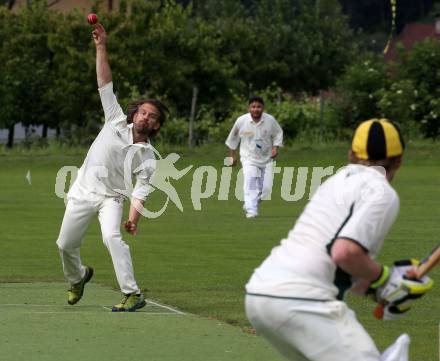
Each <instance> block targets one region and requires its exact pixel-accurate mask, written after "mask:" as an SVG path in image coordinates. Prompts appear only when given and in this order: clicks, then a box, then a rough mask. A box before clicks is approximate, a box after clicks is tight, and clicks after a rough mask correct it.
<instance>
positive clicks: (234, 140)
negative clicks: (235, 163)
mask: <svg viewBox="0 0 440 361" xmlns="http://www.w3.org/2000/svg"><path fill="white" fill-rule="evenodd" d="M225 143H226V145H227V146H228V147H229V148H230V149H237V147H238V145H239V144H240V160H241V162H242V163H244V162H247V163H248V164H252V165H256V166H260V167H263V166H265V165H266V164H267V163H268V162H270V161H271V160H272V158H271V156H272V147H282V146H283V130H282V129H281V127H280V125H279V124H278V122H277V121H276V120H275V118H274V117H273V116H272V115H270V114H267V113H263V114H262V115H261V119H260V121H259V122H254V120H253V119H252V117H251V114H250V113H247V114H244V115H242V116H241V117H239V118H237V120H236V121H235V124H234V126H233V127H232V130H231V132H230V133H229V136H228V138H227V139H226V142H225Z"/></svg>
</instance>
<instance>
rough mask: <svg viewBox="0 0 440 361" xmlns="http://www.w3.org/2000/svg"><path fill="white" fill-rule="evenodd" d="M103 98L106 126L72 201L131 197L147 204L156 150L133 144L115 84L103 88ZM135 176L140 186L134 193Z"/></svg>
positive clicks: (71, 194)
mask: <svg viewBox="0 0 440 361" xmlns="http://www.w3.org/2000/svg"><path fill="white" fill-rule="evenodd" d="M99 94H100V97H101V103H102V107H103V109H104V116H105V124H104V126H103V128H102V129H101V131H100V132H99V134H98V136H97V137H96V139H95V141H94V142H93V144H92V145H91V147H90V149H89V151H88V153H87V156H86V159H85V160H84V163H83V165H82V166H81V168H80V169H79V171H78V175H77V178H76V180H75V182H74V184H73V185H72V187H71V189H70V191H69V193H68V198H69V199H71V198H74V199H79V200H90V199H91V197H98V198H99V197H106V196H107V197H117V196H121V195H122V196H124V197H125V198H127V197H129V196H130V195H131V196H133V197H135V198H138V199H143V200H145V199H146V197H147V195H148V193H149V191H150V185H149V183H150V179H151V177H152V176H153V174H154V171H155V167H156V159H155V155H154V151H153V147H152V146H151V145H150V144H148V143H135V144H133V133H132V128H133V124H127V117H126V115H125V114H124V112H123V110H122V108H121V107H120V105H119V103H118V101H117V99H116V96H115V94H114V93H113V83H112V82H110V83H108V84H106V85H105V86H103V87H102V88H99ZM124 175H125V182H124ZM133 175H134V176H135V178H136V185H135V186H134V189H130V188H131V187H132V176H133ZM126 183H127V184H126ZM131 190H132V192H131V194H130V191H131Z"/></svg>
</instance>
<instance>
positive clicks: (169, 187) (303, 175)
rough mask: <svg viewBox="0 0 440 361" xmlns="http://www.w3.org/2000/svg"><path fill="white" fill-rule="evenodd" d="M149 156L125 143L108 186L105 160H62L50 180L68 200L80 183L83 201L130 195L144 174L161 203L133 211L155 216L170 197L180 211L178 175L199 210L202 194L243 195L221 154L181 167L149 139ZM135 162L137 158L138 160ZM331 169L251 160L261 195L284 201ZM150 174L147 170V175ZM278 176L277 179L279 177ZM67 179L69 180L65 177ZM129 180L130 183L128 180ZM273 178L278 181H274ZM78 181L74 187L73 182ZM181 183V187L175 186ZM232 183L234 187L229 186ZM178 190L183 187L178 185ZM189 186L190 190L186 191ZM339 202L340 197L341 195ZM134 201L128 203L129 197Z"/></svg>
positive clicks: (239, 179)
mask: <svg viewBox="0 0 440 361" xmlns="http://www.w3.org/2000/svg"><path fill="white" fill-rule="evenodd" d="M148 148H149V149H150V150H151V152H152V154H154V157H153V156H151V157H150V158H148V159H144V160H142V162H141V163H140V164H137V163H136V160H137V159H139V158H140V157H138V156H137V154H138V152H139V151H140V148H138V147H130V148H129V149H128V151H127V153H126V156H125V159H124V164H123V165H121V168H122V167H123V177H112V180H111V182H110V183H112V184H115V185H117V187H114V188H112V189H108V184H109V182H107V181H108V180H109V174H110V172H109V170H108V169H106V167H105V166H102V165H100V166H91V167H83V168H82V169H81V171H79V169H78V167H76V166H64V167H62V168H60V169H59V171H58V173H57V176H56V181H55V194H56V196H57V197H59V198H62V199H64V202H67V199H68V197H69V196H70V195H69V194H68V193H66V191H65V190H66V189H70V188H72V185H74V184H75V182H79V185H77V186H78V187H79V186H80V185H81V184H85V185H86V187H83V188H86V190H87V194H86V195H85V196H84V195H83V196H84V198H85V199H87V200H88V201H94V200H96V201H99V200H100V199H102V196H103V195H108V194H109V193H110V194H114V197H115V198H117V199H131V198H132V196H133V192H135V191H136V189H138V188H137V184H136V175H137V174H144V175H145V177H144V179H147V178H148V183H147V184H144V185H143V187H144V192H145V193H146V194H148V195H149V194H151V193H152V192H157V191H159V192H162V193H164V194H165V195H166V198H165V201H164V203H163V204H162V205H161V207H160V209H159V210H157V211H152V210H149V209H148V208H147V203H148V202H146V204H145V205H144V206H137V207H136V208H137V210H138V212H140V213H141V214H142V215H143V216H145V217H147V218H157V217H159V216H161V215H162V214H163V213H164V212H165V210H166V209H167V207H168V206H169V203H170V202H171V203H173V204H174V206H175V207H177V209H179V210H180V211H181V212H183V211H184V207H183V204H182V201H181V198H180V196H179V193H178V191H177V189H176V187H175V185H176V182H178V181H179V180H180V179H181V178H183V177H192V181H191V187H190V189H187V190H184V192H185V194H188V193H189V194H190V196H191V203H192V207H193V209H194V210H197V211H201V210H202V202H203V200H205V199H208V198H212V197H216V198H217V200H218V201H228V200H230V199H231V198H234V197H235V199H237V200H239V201H243V200H244V197H243V169H239V171H238V172H236V173H234V172H233V168H232V167H231V166H230V165H231V164H232V161H231V158H229V157H226V158H225V159H224V166H223V167H221V169H217V168H215V167H214V166H212V165H202V166H198V167H194V166H193V165H189V166H187V167H184V168H183V169H179V168H178V165H177V163H178V161H179V159H180V158H181V157H180V155H178V154H177V153H170V154H168V155H167V156H165V157H162V155H161V154H160V153H159V152H158V151H157V149H155V148H154V147H153V146H151V145H149V146H148ZM138 163H139V162H138ZM344 168H345V167H342V168H340V169H336V170H335V167H334V166H328V167H279V166H277V164H276V161H273V162H269V163H268V164H266V165H265V166H258V167H257V166H256V167H255V174H253V176H254V177H255V178H260V177H261V178H262V179H263V182H262V183H263V192H262V194H261V199H262V200H271V198H272V195H273V194H274V192H279V194H280V196H281V198H282V199H283V200H284V201H286V202H296V201H299V200H301V199H304V197H308V199H311V197H312V196H313V194H314V193H315V191H316V190H317V188H318V187H319V186H320V185H321V183H322V182H323V181H324V180H325V179H326V178H327V177H329V176H331V175H333V174H335V173H336V172H338V171H340V170H342V169H344ZM380 173H382V174H383V173H384V170H383V168H381V167H379V173H378V175H379V174H380ZM150 175H151V176H150ZM276 177H279V178H281V186H280V188H279V189H274V187H273V184H274V182H273V180H274V179H275V178H276ZM279 178H278V179H279ZM69 180H70V182H69V184H68V181H69ZM133 181H134V183H135V184H134V185H133ZM277 183H278V182H277ZM380 185H381V182H380V181H379V180H378V181H377V182H374V181H373V182H371V181H370V183H368V184H366V185H365V187H364V190H363V194H362V196H365V197H369V198H370V199H371V200H374V199H380V197H381V196H382V194H383V189H382V188H381V186H380ZM78 187H77V188H78ZM179 189H180V188H179ZM231 189H233V191H232V192H231ZM181 191H182V190H181ZM188 191H189V192H188ZM340 201H341V202H343V201H344V200H343V197H341V199H340ZM132 204H133V203H132Z"/></svg>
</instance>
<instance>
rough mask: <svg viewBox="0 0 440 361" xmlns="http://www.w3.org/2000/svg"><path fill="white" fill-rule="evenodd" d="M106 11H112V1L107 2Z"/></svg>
mask: <svg viewBox="0 0 440 361" xmlns="http://www.w3.org/2000/svg"><path fill="white" fill-rule="evenodd" d="M108 9H109V11H112V10H113V0H108Z"/></svg>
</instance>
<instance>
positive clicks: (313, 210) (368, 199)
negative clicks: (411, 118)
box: [246, 164, 399, 300]
mask: <svg viewBox="0 0 440 361" xmlns="http://www.w3.org/2000/svg"><path fill="white" fill-rule="evenodd" d="M375 168H376V167H366V166H363V165H356V164H350V165H348V166H347V167H344V168H342V169H341V170H340V171H338V172H337V173H336V174H335V175H333V176H332V177H330V178H329V179H327V180H326V181H325V182H324V183H323V184H322V185H321V186H320V187H319V188H318V190H317V191H316V193H315V194H314V195H313V197H312V199H311V200H310V202H309V203H308V204H307V206H306V208H305V209H304V211H303V213H302V214H301V216H300V217H299V218H298V220H297V222H296V224H295V226H294V227H293V229H292V230H291V231H290V232H289V234H288V236H287V238H285V239H283V240H282V241H281V244H280V245H279V246H277V247H275V248H274V249H273V250H272V252H271V254H270V255H269V257H268V258H267V259H266V260H265V261H264V262H263V263H262V264H261V265H260V267H258V268H257V269H255V271H254V273H253V275H252V277H251V279H250V280H249V282H248V284H247V285H246V291H247V292H248V293H252V294H263V295H271V296H279V297H292V298H306V299H317V300H334V299H335V298H338V299H342V297H343V293H344V291H345V290H346V289H347V288H349V287H350V285H351V281H352V280H351V277H350V276H349V275H348V274H347V273H345V272H344V271H342V269H340V268H338V267H337V265H336V264H335V263H334V262H333V260H332V259H331V257H330V255H329V249H330V248H331V246H332V244H333V242H334V241H335V240H336V239H337V238H347V239H350V240H353V241H354V242H356V243H358V244H359V245H360V246H361V247H362V248H364V249H365V250H366V251H367V252H368V254H369V256H370V257H372V258H375V257H376V256H377V255H378V253H379V251H380V249H381V247H382V243H383V240H384V238H385V236H386V234H387V233H388V231H389V229H390V227H391V226H392V224H393V223H394V220H395V219H396V216H397V213H398V210H399V197H398V195H397V193H396V192H395V190H394V189H393V188H392V187H391V185H390V184H389V182H388V181H387V179H386V177H385V175H384V174H383V173H381V172H380V171H379V170H378V169H377V168H376V169H375ZM380 169H383V168H380Z"/></svg>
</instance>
